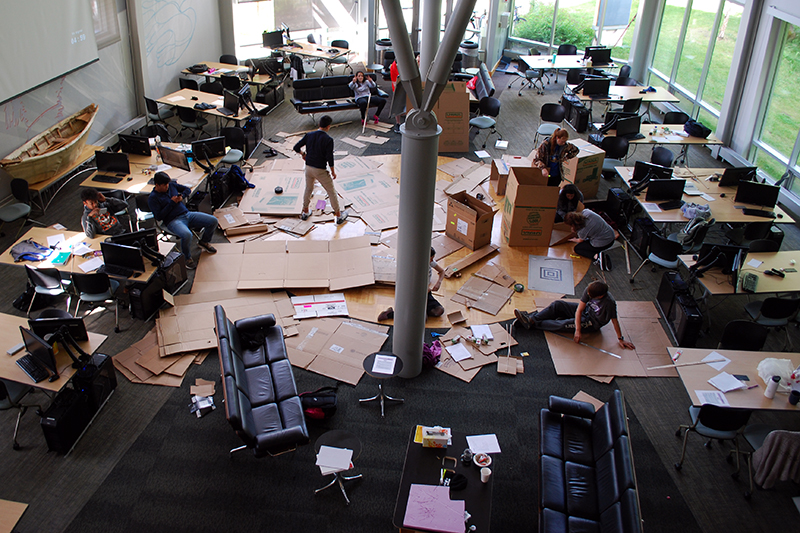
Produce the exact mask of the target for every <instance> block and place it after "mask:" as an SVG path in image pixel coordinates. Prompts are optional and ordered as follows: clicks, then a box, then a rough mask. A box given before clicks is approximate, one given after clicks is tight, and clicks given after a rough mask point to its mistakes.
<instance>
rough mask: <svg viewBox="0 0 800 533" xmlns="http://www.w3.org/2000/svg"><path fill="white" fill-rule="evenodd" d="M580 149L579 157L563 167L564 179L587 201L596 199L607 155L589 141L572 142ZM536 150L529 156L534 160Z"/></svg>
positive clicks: (575, 140) (570, 160) (577, 140)
mask: <svg viewBox="0 0 800 533" xmlns="http://www.w3.org/2000/svg"><path fill="white" fill-rule="evenodd" d="M570 142H571V143H572V144H574V145H575V146H577V147H578V148H579V149H580V152H578V155H577V156H575V157H573V158H572V159H569V160H568V161H566V162H565V163H564V164H563V165H562V167H561V168H562V170H563V172H564V174H563V176H562V177H563V178H564V179H565V180H567V181H571V182H572V183H574V184H575V186H576V187H578V189H579V190H580V191H581V192H582V193H583V197H584V198H586V199H589V198H595V197H596V196H597V189H598V188H599V187H600V178H601V176H602V173H603V160H604V159H605V157H606V153H605V152H604V151H603V150H602V148H599V147H597V146H595V145H593V144H591V143H589V142H588V141H585V140H583V139H574V140H571V141H570ZM535 155H536V150H534V151H533V152H531V153H530V154H529V155H528V158H529V159H531V160H533V156H535Z"/></svg>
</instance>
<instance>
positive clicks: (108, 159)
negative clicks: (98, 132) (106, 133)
mask: <svg viewBox="0 0 800 533" xmlns="http://www.w3.org/2000/svg"><path fill="white" fill-rule="evenodd" d="M94 160H95V163H96V164H97V174H95V176H94V178H92V179H93V180H95V181H101V182H105V183H119V182H120V181H122V180H123V179H125V177H126V176H128V175H129V174H130V173H131V164H130V162H129V161H128V154H123V153H121V152H100V151H96V152H95V153H94Z"/></svg>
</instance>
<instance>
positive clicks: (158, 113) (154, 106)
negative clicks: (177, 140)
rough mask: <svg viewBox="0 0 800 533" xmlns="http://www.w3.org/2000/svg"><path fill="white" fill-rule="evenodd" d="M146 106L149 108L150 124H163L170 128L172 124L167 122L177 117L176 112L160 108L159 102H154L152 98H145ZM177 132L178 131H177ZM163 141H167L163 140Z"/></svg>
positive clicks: (167, 108) (148, 118)
mask: <svg viewBox="0 0 800 533" xmlns="http://www.w3.org/2000/svg"><path fill="white" fill-rule="evenodd" d="M144 105H145V107H146V108H147V120H148V122H149V123H150V124H163V125H164V126H166V127H169V126H170V124H169V123H168V122H167V119H168V118H172V117H174V116H175V110H174V109H172V108H169V107H158V102H156V101H155V100H153V99H152V98H147V97H146V96H145V98H144ZM172 127H173V129H176V128H175V126H172ZM176 131H177V129H176ZM161 140H162V141H163V140H165V139H163V138H162V139H161Z"/></svg>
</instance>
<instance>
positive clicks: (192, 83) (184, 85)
mask: <svg viewBox="0 0 800 533" xmlns="http://www.w3.org/2000/svg"><path fill="white" fill-rule="evenodd" d="M178 85H180V87H181V89H191V90H193V91H199V90H200V88H199V87H198V86H197V80H193V79H191V78H178Z"/></svg>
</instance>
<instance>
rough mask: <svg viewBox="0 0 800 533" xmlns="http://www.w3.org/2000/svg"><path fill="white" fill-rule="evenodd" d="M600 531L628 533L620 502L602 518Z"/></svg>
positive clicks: (605, 512)
mask: <svg viewBox="0 0 800 533" xmlns="http://www.w3.org/2000/svg"><path fill="white" fill-rule="evenodd" d="M600 531H601V532H602V533H626V530H625V527H624V525H623V520H622V504H620V502H617V503H615V504H614V505H612V506H611V507H609V508H608V509H606V510H605V511H604V512H603V514H602V515H601V516H600Z"/></svg>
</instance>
